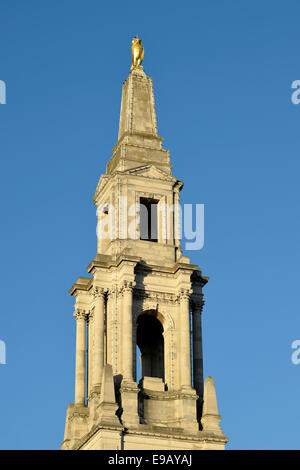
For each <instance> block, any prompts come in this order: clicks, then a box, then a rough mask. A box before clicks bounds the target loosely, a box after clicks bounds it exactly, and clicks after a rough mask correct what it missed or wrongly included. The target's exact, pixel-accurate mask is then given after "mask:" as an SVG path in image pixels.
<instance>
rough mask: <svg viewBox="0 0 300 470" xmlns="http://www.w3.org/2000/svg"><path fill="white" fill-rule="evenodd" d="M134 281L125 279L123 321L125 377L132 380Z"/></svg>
mask: <svg viewBox="0 0 300 470" xmlns="http://www.w3.org/2000/svg"><path fill="white" fill-rule="evenodd" d="M132 290H133V285H132V282H127V281H124V286H123V321H122V345H123V348H122V355H123V379H125V380H126V381H130V382H132V380H133V378H132Z"/></svg>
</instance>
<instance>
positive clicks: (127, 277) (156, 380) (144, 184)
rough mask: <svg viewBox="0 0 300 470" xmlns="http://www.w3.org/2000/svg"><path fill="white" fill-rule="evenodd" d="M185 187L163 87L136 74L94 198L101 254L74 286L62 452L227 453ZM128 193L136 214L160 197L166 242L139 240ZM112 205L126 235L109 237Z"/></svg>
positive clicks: (160, 237) (118, 230)
mask: <svg viewBox="0 0 300 470" xmlns="http://www.w3.org/2000/svg"><path fill="white" fill-rule="evenodd" d="M182 186H183V183H182V181H180V180H178V179H176V178H175V177H174V176H173V175H172V171H171V164H170V155H169V152H168V151H166V150H164V149H163V148H162V139H161V138H160V137H159V136H158V132H157V124H156V113H155V105H154V95H153V84H152V80H151V78H150V77H147V76H146V74H145V73H144V71H143V70H142V69H139V68H133V71H132V72H131V73H130V75H129V77H128V78H127V80H126V81H125V83H124V85H123V94H122V105H121V113H120V127H119V137H118V142H117V144H116V146H115V147H114V149H113V156H112V158H111V160H110V161H109V163H108V164H107V172H106V174H105V175H102V176H101V177H100V180H99V184H98V186H97V189H96V192H95V196H94V202H95V204H96V206H97V207H98V209H99V210H98V222H99V224H100V225H99V227H100V228H99V231H98V247H97V248H98V249H97V254H96V256H95V258H94V260H92V262H91V263H90V264H89V266H88V268H87V270H88V273H89V275H90V276H91V277H89V278H88V277H79V278H78V280H77V282H76V283H75V284H74V285H73V286H72V288H71V289H70V293H71V295H73V296H74V298H75V317H76V320H77V342H76V345H77V346H76V394H75V404H70V405H69V407H68V410H67V417H66V428H65V437H64V442H63V444H62V449H72V448H73V449H116V450H118V449H157V450H159V449H178V450H179V449H183V450H191V449H224V446H225V443H226V441H227V438H226V437H225V436H224V435H223V432H222V430H221V428H220V426H219V421H220V416H219V414H218V409H217V402H216V394H215V388H214V382H213V379H212V378H207V379H206V382H205V387H204V395H203V365H202V332H201V312H202V307H203V304H204V302H203V293H202V288H203V286H204V285H205V284H206V282H207V280H208V278H206V277H204V276H202V274H201V270H200V269H199V268H198V267H197V266H195V265H192V264H191V263H190V260H189V258H188V257H186V256H182V254H181V247H180V240H179V237H178V223H179V221H178V214H177V213H176V211H173V212H172V211H170V212H166V211H165V209H164V207H167V206H171V205H173V204H174V203H175V204H178V203H179V196H180V191H181V189H182ZM120 197H123V198H126V201H127V206H130V205H135V204H136V205H139V204H140V201H141V198H143V199H147V198H148V199H149V200H154V201H156V203H157V207H158V215H157V225H158V227H157V241H155V242H152V241H147V240H141V239H140V232H141V227H140V223H138V222H137V221H134V223H135V224H136V225H135V226H134V227H133V230H134V232H135V233H136V237H135V238H132V237H130V236H129V233H128V231H127V228H126V222H128V220H127V219H126V217H127V215H128V214H127V207H124V206H123V205H122V203H121V202H120V201H121V199H120ZM111 206H113V207H114V208H115V210H116V217H115V220H114V224H115V236H113V237H106V238H105V237H103V236H102V235H103V230H104V221H105V218H107V217H108V216H109V213H110V212H109V211H110V210H111V209H110V207H111ZM100 209H101V210H100ZM160 209H162V210H161V211H160ZM124 227H125V228H124ZM191 311H192V317H193V329H194V331H193V338H192V341H193V373H194V376H193V380H192V377H191V371H192V364H191V344H190V343H191V338H190V312H191ZM141 318H143V320H141ZM86 324H87V325H88V328H87V330H88V331H87V335H88V336H87V338H88V351H87V357H88V361H85V345H86V329H85V325H86ZM137 345H138V346H139V348H140V351H141V368H142V380H141V381H140V382H139V385H137V379H138V378H137V370H136V369H137V359H138V358H137V357H136V351H137ZM143 371H144V373H143ZM86 377H87V378H88V385H87V389H86V387H85V383H86V382H85V378H86ZM192 383H194V386H195V388H193V387H192ZM203 400H204V401H203ZM202 405H203V410H202ZM202 427H203V429H202Z"/></svg>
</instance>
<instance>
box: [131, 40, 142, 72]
mask: <svg viewBox="0 0 300 470" xmlns="http://www.w3.org/2000/svg"><path fill="white" fill-rule="evenodd" d="M131 52H132V66H131V70H132V69H134V68H135V67H141V68H143V67H142V66H141V63H142V62H143V58H144V48H143V46H142V40H141V39H139V38H138V37H137V36H136V37H135V38H133V40H132V46H131Z"/></svg>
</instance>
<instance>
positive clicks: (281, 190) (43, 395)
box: [0, 0, 300, 449]
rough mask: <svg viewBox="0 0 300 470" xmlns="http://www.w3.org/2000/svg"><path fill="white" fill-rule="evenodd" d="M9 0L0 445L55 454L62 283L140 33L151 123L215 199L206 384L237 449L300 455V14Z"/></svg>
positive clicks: (62, 363) (79, 261)
mask: <svg viewBox="0 0 300 470" xmlns="http://www.w3.org/2000/svg"><path fill="white" fill-rule="evenodd" d="M136 6H137V4H132V3H128V2H121V1H114V2H100V1H94V0H85V1H81V0H80V1H77V0H72V1H71V0H60V1H59V2H58V1H56V2H53V1H49V0H44V1H43V2H41V1H38V0H28V1H26V2H24V1H22V0H13V1H12V0H1V27H0V44H1V47H0V80H4V81H5V83H6V86H7V104H6V105H0V156H1V172H0V204H1V244H0V257H1V264H2V269H1V273H0V277H1V279H0V285H1V315H0V339H1V340H3V341H5V343H6V346H7V364H6V365H0V383H1V387H0V417H1V430H0V448H1V449H33V448H35V449H51V448H58V447H59V445H60V443H61V441H62V439H63V432H64V421H65V412H66V407H67V404H68V403H69V402H71V401H73V398H74V366H75V361H74V351H75V321H74V319H73V317H72V314H73V299H72V298H71V297H70V296H69V294H68V289H69V288H70V287H71V285H72V284H73V282H74V281H75V280H76V278H77V277H78V276H82V275H85V268H86V266H87V265H88V264H89V262H90V261H91V260H92V258H93V257H94V255H95V253H96V212H95V207H94V206H93V203H92V196H93V192H94V189H95V187H96V185H97V182H98V179H99V176H100V174H101V173H103V172H104V171H105V164H106V163H107V161H108V159H109V158H110V156H111V149H112V147H113V146H114V144H115V143H116V139H117V130H118V119H119V110H120V99H121V86H122V82H123V81H124V80H125V79H126V77H127V75H128V73H129V69H130V61H131V57H130V44H131V38H132V37H133V36H135V35H136V34H138V35H140V36H141V37H142V39H143V44H144V47H145V59H144V68H145V71H146V73H147V74H148V75H150V76H151V77H152V78H153V81H154V87H155V98H156V107H157V113H158V128H159V134H160V136H162V137H164V138H165V143H164V145H165V148H167V149H169V150H170V151H171V159H172V163H173V165H174V167H173V170H174V175H175V176H177V177H178V178H179V179H182V180H184V182H185V186H184V189H183V192H182V202H184V203H204V204H205V246H204V248H203V249H202V250H200V251H198V252H195V251H193V252H188V253H186V254H187V255H189V256H190V257H191V260H192V262H193V263H195V264H199V266H200V267H201V268H202V270H203V273H204V274H205V275H208V276H210V281H209V283H208V285H207V286H206V287H205V295H206V297H205V298H206V305H205V308H204V312H203V335H204V366H205V375H212V376H213V377H214V378H215V382H216V388H217V396H218V401H219V408H220V413H221V415H222V423H221V424H222V427H223V430H224V432H225V434H226V435H228V437H229V439H230V441H229V444H228V446H227V447H228V448H229V449H251V448H252V449H253V448H256V449H292V448H295V449H296V448H298V449H299V442H300V440H299V421H300V402H299V392H300V365H298V366H296V365H293V364H292V362H291V354H292V349H291V343H292V342H293V341H294V340H296V339H299V338H300V316H299V306H300V305H299V304H300V301H299V272H298V271H299V261H300V256H299V231H300V222H299V203H300V197H299V172H300V163H299V156H300V155H299V154H300V152H299V147H300V141H299V136H300V133H299V123H300V105H298V106H296V105H293V104H292V102H291V92H292V90H291V83H292V82H293V81H294V80H297V79H300V61H299V46H298V45H299V42H300V29H299V15H300V4H299V2H297V1H294V0H290V1H289V2H288V3H287V2H283V1H274V0H272V1H271V0H264V1H263V2H262V1H258V0H252V1H244V0H242V1H241V0H231V1H229V0H228V1H221V0H213V1H212V0H206V1H203V0H201V1H186V2H177V1H172V2H171V1H168V0H165V1H164V2H159V1H152V2H139V3H138V8H136Z"/></svg>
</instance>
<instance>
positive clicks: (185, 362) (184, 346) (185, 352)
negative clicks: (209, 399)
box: [179, 289, 191, 389]
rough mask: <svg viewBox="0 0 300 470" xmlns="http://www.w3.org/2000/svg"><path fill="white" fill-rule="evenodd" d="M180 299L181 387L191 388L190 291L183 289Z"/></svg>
mask: <svg viewBox="0 0 300 470" xmlns="http://www.w3.org/2000/svg"><path fill="white" fill-rule="evenodd" d="M179 300H180V367H181V387H182V388H183V389H191V339H190V336H191V335H190V291H189V289H181V291H180V293H179Z"/></svg>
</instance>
